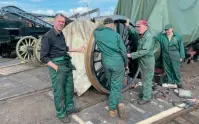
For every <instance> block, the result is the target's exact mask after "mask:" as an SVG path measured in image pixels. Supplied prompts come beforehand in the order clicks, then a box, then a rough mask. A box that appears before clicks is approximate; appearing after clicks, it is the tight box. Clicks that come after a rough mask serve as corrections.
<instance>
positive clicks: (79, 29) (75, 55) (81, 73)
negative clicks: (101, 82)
mask: <svg viewBox="0 0 199 124" xmlns="http://www.w3.org/2000/svg"><path fill="white" fill-rule="evenodd" d="M96 27H97V24H95V23H93V22H91V21H90V20H85V21H73V22H71V23H70V24H69V25H67V26H66V27H65V28H64V29H63V34H64V36H65V39H66V44H67V46H70V47H71V48H75V49H77V48H80V47H81V46H82V45H85V46H86V44H87V42H88V41H89V39H90V36H91V34H92V32H93V30H94V29H95V28H96ZM70 55H71V57H72V63H73V65H74V66H75V67H76V70H74V71H73V79H74V87H75V92H76V93H77V95H78V96H81V95H82V94H83V93H84V92H86V91H87V90H88V88H89V87H90V86H91V83H90V81H89V79H88V76H87V74H86V70H85V63H84V53H79V52H70Z"/></svg>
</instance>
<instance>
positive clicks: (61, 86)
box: [40, 14, 84, 123]
mask: <svg viewBox="0 0 199 124" xmlns="http://www.w3.org/2000/svg"><path fill="white" fill-rule="evenodd" d="M65 21H66V18H65V16H64V15H63V14H57V15H55V20H54V28H52V29H51V30H50V31H48V32H47V33H46V34H45V35H44V36H43V38H42V40H41V52H40V56H41V57H40V59H41V62H43V63H45V64H47V65H48V67H49V73H50V77H51V80H52V88H53V93H54V103H55V109H56V114H57V117H58V118H59V119H60V120H61V121H62V122H63V123H69V122H70V118H69V117H68V114H69V113H71V112H73V111H74V110H75V107H74V102H73V94H74V85H73V74H72V64H71V57H70V56H69V54H68V53H67V52H68V51H71V52H82V51H83V49H84V48H83V47H81V48H80V49H71V48H69V47H67V46H66V43H65V38H64V35H63V33H62V29H63V28H64V26H65Z"/></svg>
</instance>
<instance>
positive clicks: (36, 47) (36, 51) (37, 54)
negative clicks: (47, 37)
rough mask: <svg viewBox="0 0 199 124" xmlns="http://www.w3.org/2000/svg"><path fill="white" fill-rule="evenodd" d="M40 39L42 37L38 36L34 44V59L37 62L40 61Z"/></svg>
mask: <svg viewBox="0 0 199 124" xmlns="http://www.w3.org/2000/svg"><path fill="white" fill-rule="evenodd" d="M41 39H42V37H40V38H39V39H38V41H37V42H36V43H35V45H34V56H35V59H36V60H37V61H38V62H41V61H40V51H41Z"/></svg>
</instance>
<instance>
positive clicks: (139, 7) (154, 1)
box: [115, 0, 199, 45]
mask: <svg viewBox="0 0 199 124" xmlns="http://www.w3.org/2000/svg"><path fill="white" fill-rule="evenodd" d="M198 8H199V1H198V0H118V4H117V7H116V9H115V14H117V15H123V16H126V17H129V18H130V19H131V20H134V21H135V22H136V21H138V20H140V19H145V20H148V22H149V27H150V30H151V31H152V34H153V35H156V34H158V33H160V32H161V31H162V29H163V27H164V26H165V25H166V24H169V23H170V24H172V25H173V27H174V30H175V31H177V32H178V33H179V34H180V35H182V38H183V42H184V44H185V45H186V44H188V43H189V42H191V41H194V40H196V39H197V38H198V37H199V16H198Z"/></svg>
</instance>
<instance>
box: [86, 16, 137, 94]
mask: <svg viewBox="0 0 199 124" xmlns="http://www.w3.org/2000/svg"><path fill="white" fill-rule="evenodd" d="M113 20H114V22H115V24H116V25H117V29H116V30H117V32H118V33H119V34H120V35H121V36H122V39H123V40H124V43H125V45H126V47H127V52H132V49H131V47H130V46H131V45H130V43H132V41H131V40H129V36H128V33H127V28H126V27H125V24H124V23H125V21H126V20H125V19H114V18H113ZM122 26H123V27H122ZM131 26H133V25H132V24H131ZM120 29H121V30H120ZM135 46H136V45H134V47H135ZM136 49H137V48H135V49H134V50H133V51H136ZM131 61H133V62H132V63H133V64H134V65H135V67H134V68H133V70H134V71H133V72H130V73H128V74H127V72H126V74H125V78H124V80H123V91H125V90H127V89H128V88H129V87H130V86H131V84H132V82H133V81H134V79H135V78H136V77H137V75H138V73H139V69H138V66H137V61H136V60H131ZM85 63H86V64H85V68H86V72H87V75H88V78H89V79H90V81H91V83H92V85H93V86H94V87H95V88H96V89H97V90H98V91H99V92H102V93H109V90H110V89H109V88H110V85H109V84H107V79H106V78H105V71H104V68H103V65H102V63H101V55H100V53H99V50H98V49H97V45H96V44H95V41H94V37H93V35H92V36H91V37H90V40H89V43H88V47H87V51H86V54H85ZM130 77H131V78H130ZM127 79H131V81H130V80H128V82H127Z"/></svg>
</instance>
